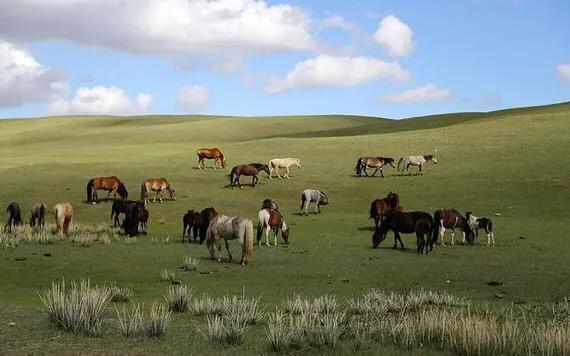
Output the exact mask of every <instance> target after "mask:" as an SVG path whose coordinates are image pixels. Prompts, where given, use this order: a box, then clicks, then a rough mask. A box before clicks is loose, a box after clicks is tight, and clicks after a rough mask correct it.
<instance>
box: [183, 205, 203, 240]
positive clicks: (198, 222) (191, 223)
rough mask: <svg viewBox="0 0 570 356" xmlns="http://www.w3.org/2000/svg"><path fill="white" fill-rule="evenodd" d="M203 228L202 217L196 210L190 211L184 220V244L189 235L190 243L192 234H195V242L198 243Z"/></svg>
mask: <svg viewBox="0 0 570 356" xmlns="http://www.w3.org/2000/svg"><path fill="white" fill-rule="evenodd" d="M201 226H202V215H201V214H200V213H199V212H197V211H194V210H188V212H187V213H186V214H184V217H183V218H182V243H184V238H185V237H186V234H188V242H190V233H191V232H193V236H194V242H198V236H199V235H200V228H201Z"/></svg>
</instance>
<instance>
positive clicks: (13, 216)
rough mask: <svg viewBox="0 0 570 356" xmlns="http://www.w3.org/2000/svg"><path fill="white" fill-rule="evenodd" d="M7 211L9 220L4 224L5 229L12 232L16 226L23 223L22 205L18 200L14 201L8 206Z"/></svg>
mask: <svg viewBox="0 0 570 356" xmlns="http://www.w3.org/2000/svg"><path fill="white" fill-rule="evenodd" d="M6 213H8V222H6V225H4V231H8V232H10V233H11V232H12V229H13V228H15V227H16V226H19V225H22V211H21V210H20V205H18V203H16V202H12V203H10V204H9V205H8V208H6Z"/></svg>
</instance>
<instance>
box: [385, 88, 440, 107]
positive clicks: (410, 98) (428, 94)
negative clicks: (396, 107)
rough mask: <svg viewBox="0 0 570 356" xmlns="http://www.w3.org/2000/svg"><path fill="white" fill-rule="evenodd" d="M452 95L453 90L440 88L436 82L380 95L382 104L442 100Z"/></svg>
mask: <svg viewBox="0 0 570 356" xmlns="http://www.w3.org/2000/svg"><path fill="white" fill-rule="evenodd" d="M450 97H451V90H449V89H440V88H438V87H437V86H436V85H434V84H427V85H424V86H421V87H417V88H413V89H408V90H406V91H403V92H401V93H398V94H389V95H384V96H382V97H380V99H379V102H380V103H382V104H404V103H423V102H428V101H440V100H445V99H448V98H450Z"/></svg>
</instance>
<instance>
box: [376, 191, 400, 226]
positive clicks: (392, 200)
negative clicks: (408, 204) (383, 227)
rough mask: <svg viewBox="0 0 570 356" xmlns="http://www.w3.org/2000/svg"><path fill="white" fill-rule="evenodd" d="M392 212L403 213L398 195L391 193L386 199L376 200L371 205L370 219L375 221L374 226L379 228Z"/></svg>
mask: <svg viewBox="0 0 570 356" xmlns="http://www.w3.org/2000/svg"><path fill="white" fill-rule="evenodd" d="M392 211H399V212H402V211H403V209H402V207H401V206H400V197H399V196H398V194H396V193H392V192H390V193H388V195H386V198H382V199H376V200H374V201H373V202H372V204H371V205H370V219H374V226H378V223H379V222H381V221H382V218H383V217H384V216H386V215H387V214H388V213H390V212H392Z"/></svg>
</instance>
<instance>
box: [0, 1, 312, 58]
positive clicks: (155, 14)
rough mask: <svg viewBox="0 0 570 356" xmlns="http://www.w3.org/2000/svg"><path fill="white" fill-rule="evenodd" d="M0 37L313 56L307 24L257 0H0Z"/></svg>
mask: <svg viewBox="0 0 570 356" xmlns="http://www.w3.org/2000/svg"><path fill="white" fill-rule="evenodd" d="M0 33H3V34H4V35H6V36H9V37H11V38H15V39H19V40H23V41H38V40H52V39H57V40H69V41H73V42H77V43H79V44H82V45H94V46H99V47H105V48H112V49H118V50H123V51H130V52H136V53H150V54H156V55H164V56H169V57H172V58H175V59H177V58H179V57H185V56H189V55H198V56H204V55H206V56H211V55H213V56H222V57H223V56H226V55H227V54H228V53H231V54H232V55H234V56H239V55H243V54H248V53H273V52H287V51H307V50H309V51H311V50H315V48H317V44H316V40H315V39H314V38H313V35H312V34H311V19H310V17H309V16H308V15H307V14H306V13H305V12H304V11H303V10H302V9H300V8H298V7H295V6H291V5H269V4H267V3H266V2H265V1H263V0H192V1H189V0H161V1H156V0H137V1H124V0H121V1H119V0H89V1H87V0H2V1H0Z"/></svg>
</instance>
